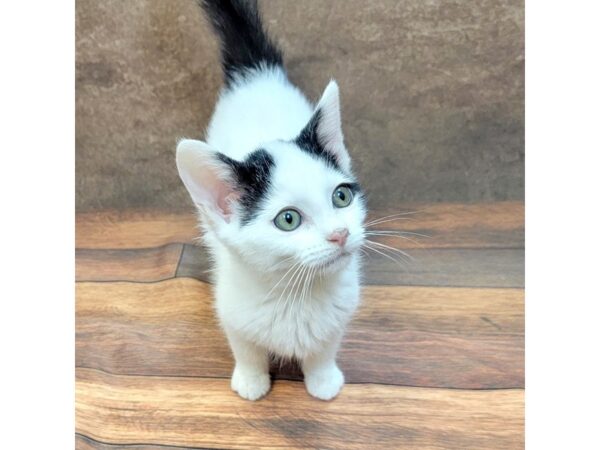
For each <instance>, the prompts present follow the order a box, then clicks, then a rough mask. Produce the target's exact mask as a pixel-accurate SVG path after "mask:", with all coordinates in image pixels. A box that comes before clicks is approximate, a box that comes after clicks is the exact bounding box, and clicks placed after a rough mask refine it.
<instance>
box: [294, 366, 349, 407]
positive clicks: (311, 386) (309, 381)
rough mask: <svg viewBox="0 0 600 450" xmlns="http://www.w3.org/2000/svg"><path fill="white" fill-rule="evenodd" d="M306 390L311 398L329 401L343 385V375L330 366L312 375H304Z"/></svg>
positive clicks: (336, 368)
mask: <svg viewBox="0 0 600 450" xmlns="http://www.w3.org/2000/svg"><path fill="white" fill-rule="evenodd" d="M304 384H305V385H306V390H307V391H308V393H309V394H310V395H312V396H313V397H316V398H319V399H321V400H331V399H332V398H334V397H335V396H336V395H338V393H339V392H340V390H341V389H342V386H343V385H344V374H343V373H342V371H341V370H340V369H338V367H337V366H335V365H334V366H331V367H329V368H327V369H322V370H319V371H316V372H313V373H308V374H307V373H305V374H304Z"/></svg>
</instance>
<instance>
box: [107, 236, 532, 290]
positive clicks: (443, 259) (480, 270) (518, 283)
mask: <svg viewBox="0 0 600 450" xmlns="http://www.w3.org/2000/svg"><path fill="white" fill-rule="evenodd" d="M406 251H407V252H408V254H409V255H410V259H406V258H405V259H404V260H403V261H398V262H394V261H393V260H391V259H389V258H388V257H385V256H383V255H381V254H378V253H374V252H369V255H368V256H365V257H364V258H363V263H364V270H363V283H364V284H368V285H404V286H456V287H461V286H462V287H508V288H512V287H516V288H522V287H524V285H525V276H524V275H525V274H524V270H525V267H524V263H525V258H524V249H518V248H515V249H513V248H506V249H505V248H482V249H473V248H466V249H461V248H458V249H457V248H428V249H416V248H413V249H408V250H406ZM210 268H211V266H210V261H209V259H208V255H207V252H206V250H205V249H204V248H203V247H200V246H195V245H188V244H186V245H185V246H184V249H183V255H182V256H181V260H180V262H179V267H178V269H177V276H178V277H191V278H196V279H198V280H202V281H206V282H209V281H210V279H211V278H210ZM119 279H122V278H116V280H119Z"/></svg>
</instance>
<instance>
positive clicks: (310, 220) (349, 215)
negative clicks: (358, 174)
mask: <svg viewBox="0 0 600 450" xmlns="http://www.w3.org/2000/svg"><path fill="white" fill-rule="evenodd" d="M264 150H265V151H266V152H267V153H268V154H269V155H271V156H272V159H273V161H272V163H271V168H270V171H269V177H268V181H266V183H267V185H268V186H267V187H266V190H265V191H264V193H263V197H262V198H261V199H260V200H259V201H258V202H256V203H255V204H253V205H251V207H252V208H253V209H251V210H247V209H245V208H246V206H244V205H243V202H241V203H242V204H239V203H238V204H237V205H236V207H235V208H234V213H233V217H232V220H231V221H230V222H229V223H226V224H223V225H222V227H221V230H220V232H219V233H220V236H221V237H222V239H223V240H224V241H225V242H226V244H228V245H229V246H231V247H233V248H235V250H236V251H237V252H238V253H239V254H241V255H242V256H243V258H244V259H245V260H246V261H247V262H248V263H251V264H253V265H255V266H256V267H260V268H261V270H266V271H269V270H282V269H284V268H288V267H290V266H292V265H293V264H295V263H301V264H302V265H303V266H308V267H315V268H323V269H324V270H325V271H331V270H336V269H339V268H341V267H343V265H344V264H343V263H344V261H345V262H348V257H349V256H350V255H352V254H354V253H355V252H357V251H359V249H360V247H361V245H362V244H363V240H364V230H363V225H362V224H363V221H364V219H365V214H366V209H365V201H364V196H363V193H362V191H361V190H360V187H359V186H358V184H357V183H356V180H355V179H354V177H353V176H352V175H351V174H349V173H344V171H343V170H341V168H339V167H338V168H336V167H334V166H332V165H331V164H329V163H327V162H326V161H325V160H323V159H322V158H319V157H315V156H312V155H310V154H307V153H306V152H305V151H303V150H301V149H300V148H299V147H298V146H297V145H296V144H294V143H288V142H276V143H272V144H269V145H267V146H266V147H265V149H264Z"/></svg>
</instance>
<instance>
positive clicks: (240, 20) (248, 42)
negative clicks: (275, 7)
mask: <svg viewBox="0 0 600 450" xmlns="http://www.w3.org/2000/svg"><path fill="white" fill-rule="evenodd" d="M198 1H199V3H200V5H201V6H202V8H203V9H204V11H205V12H206V14H207V15H208V18H209V20H210V23H211V25H212V27H213V29H214V30H215V32H216V33H217V34H218V35H219V38H220V40H221V64H222V66H223V75H224V78H225V85H226V86H227V87H230V86H231V85H232V84H233V83H234V81H235V79H236V77H239V76H242V77H243V76H244V75H245V74H246V73H248V71H250V70H252V69H258V68H260V67H262V66H266V67H281V68H283V57H282V54H281V50H279V48H277V46H276V45H275V44H274V43H273V42H272V41H271V39H270V38H269V36H268V35H267V33H266V31H265V30H264V28H263V25H262V21H261V18H260V12H259V10H258V4H257V0H246V1H244V0H198Z"/></svg>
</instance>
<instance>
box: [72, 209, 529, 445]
mask: <svg viewBox="0 0 600 450" xmlns="http://www.w3.org/2000/svg"><path fill="white" fill-rule="evenodd" d="M399 210H400V211H415V210H417V211H418V212H417V213H416V214H409V215H407V216H406V217H409V218H410V219H411V220H398V221H392V222H386V223H381V224H379V225H377V226H376V227H377V228H379V229H380V230H384V231H388V232H389V231H392V232H398V231H412V232H415V233H419V234H427V235H429V236H432V237H431V238H424V237H417V236H413V235H409V237H410V239H413V240H415V241H416V242H411V241H406V240H399V239H397V238H393V240H392V238H390V237H385V236H384V237H378V238H376V239H377V240H378V241H379V242H385V243H388V244H391V245H394V246H400V248H402V249H406V250H407V251H408V252H409V254H410V255H411V256H412V257H413V258H414V260H413V261H411V262H409V263H407V264H403V265H396V264H394V263H393V262H391V261H389V260H387V259H385V258H384V257H382V256H380V255H372V256H371V257H370V258H368V259H365V283H366V286H365V287H364V292H363V299H362V305H361V308H360V309H359V311H358V313H357V315H356V316H355V318H354V319H353V321H352V322H351V325H350V326H349V329H348V332H347V334H346V337H345V340H344V342H343V344H342V349H341V351H340V353H339V358H338V359H339V363H340V366H341V367H342V369H343V370H344V373H345V375H346V379H347V381H348V384H347V385H346V386H345V387H344V390H343V392H342V394H341V396H340V397H339V398H337V399H336V400H334V401H332V402H321V401H318V400H314V399H312V398H311V397H309V396H308V394H307V393H306V392H305V390H304V387H303V384H302V383H301V381H300V380H299V378H300V377H301V373H300V372H299V370H298V368H297V367H295V366H294V365H289V364H285V365H282V366H279V365H277V364H274V365H273V367H272V372H273V376H274V380H275V382H274V388H273V391H272V392H271V393H270V394H269V395H268V396H267V397H266V398H265V399H263V400H261V401H259V402H256V403H251V402H247V401H244V400H242V399H240V398H238V397H237V396H236V395H235V394H234V393H233V392H231V391H230V389H229V380H228V378H229V375H230V372H231V368H232V357H231V354H230V351H229V349H228V347H227V342H226V340H225V338H224V336H223V334H222V332H221V330H220V329H219V326H218V324H217V321H216V319H215V316H214V312H213V300H212V293H211V287H210V285H209V284H208V283H207V282H206V280H208V279H209V278H208V273H207V272H206V271H207V270H208V269H209V265H208V260H207V258H206V252H205V251H204V250H203V249H202V248H200V247H196V246H192V245H190V243H191V242H193V241H194V237H195V236H197V234H198V232H197V230H196V229H195V219H194V216H193V214H187V215H184V214H170V213H160V212H155V211H128V212H114V211H112V212H104V213H86V214H80V215H78V217H77V250H76V255H77V272H76V277H77V280H78V283H77V288H76V297H77V299H76V331H77V335H76V365H77V366H78V368H77V381H76V388H77V392H76V428H77V430H76V431H77V435H76V438H75V439H76V448H78V449H85V450H89V449H95V450H109V449H110V450H114V449H122V448H128V449H129V448H136V449H146V450H159V449H161V450H164V449H167V450H168V449H172V450H175V449H178V448H302V447H303V448H306V447H310V448H342V449H346V448H369V449H370V448H415V449H417V448H419V449H428V448H431V449H434V448H435V449H442V448H460V449H464V448H477V449H484V448H506V449H513V448H522V447H523V420H524V419H523V417H524V411H523V397H524V391H523V386H524V304H523V301H524V298H523V285H524V278H523V271H524V265H523V260H524V248H523V247H524V243H523V206H522V204H519V203H515V202H504V203H496V204H486V205H482V204H477V205H461V204H437V205H412V206H403V207H401V208H399ZM393 212H394V211H390V212H375V213H373V214H372V217H373V218H376V217H381V216H385V215H387V214H392V213H393ZM403 217H404V216H403ZM203 280H204V281H203Z"/></svg>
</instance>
